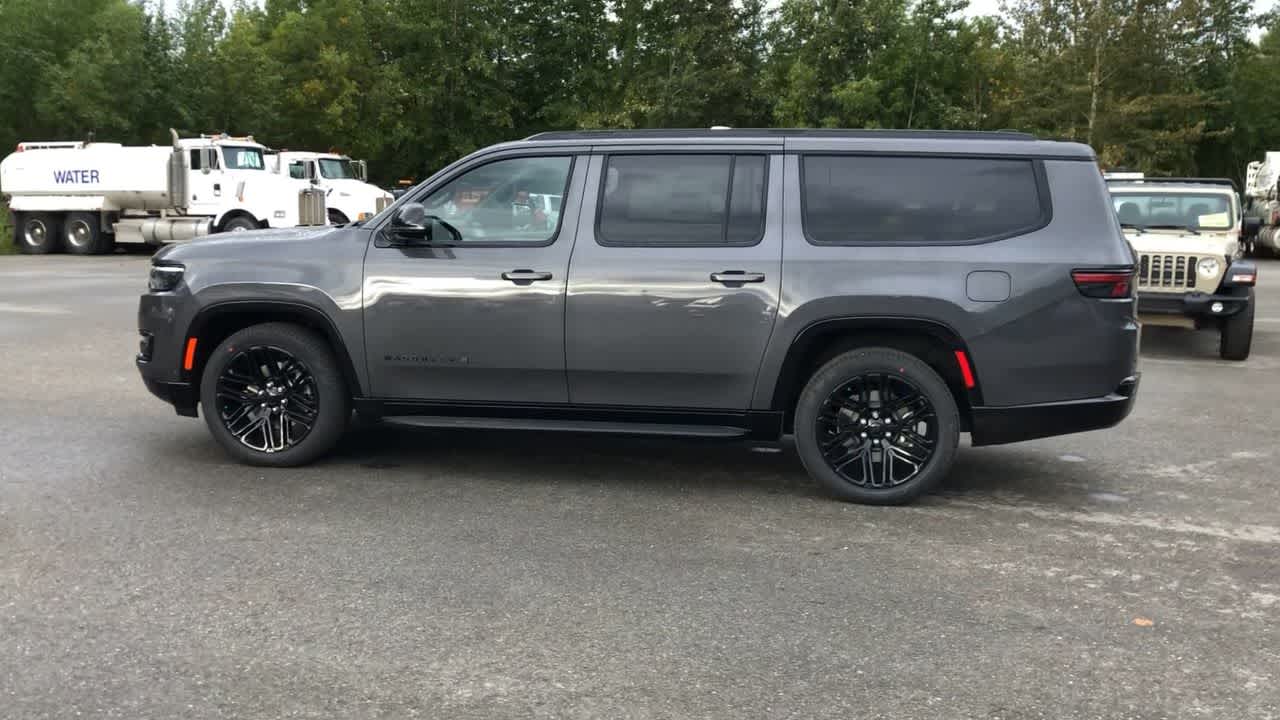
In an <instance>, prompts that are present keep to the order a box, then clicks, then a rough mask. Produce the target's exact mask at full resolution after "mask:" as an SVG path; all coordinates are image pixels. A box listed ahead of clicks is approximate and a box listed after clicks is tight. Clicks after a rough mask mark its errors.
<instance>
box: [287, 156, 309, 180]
mask: <svg viewBox="0 0 1280 720" xmlns="http://www.w3.org/2000/svg"><path fill="white" fill-rule="evenodd" d="M289 177H291V178H293V179H294V180H306V179H307V169H306V168H304V167H303V166H302V163H300V162H297V161H294V162H291V163H289Z"/></svg>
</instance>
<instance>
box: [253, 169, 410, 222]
mask: <svg viewBox="0 0 1280 720" xmlns="http://www.w3.org/2000/svg"><path fill="white" fill-rule="evenodd" d="M276 161H277V162H278V163H279V167H280V173H281V174H282V175H287V177H289V178H290V179H292V180H293V181H295V182H296V183H298V185H299V187H308V186H310V187H317V188H319V189H321V190H323V191H324V194H325V198H324V201H325V207H326V208H327V209H328V219H329V222H330V223H332V224H334V225H345V224H347V223H349V222H353V221H356V220H365V219H368V218H371V217H373V216H374V215H375V214H377V213H378V212H380V211H381V210H382V209H383V208H385V207H386V206H387V205H390V204H391V202H392V201H393V200H394V199H395V198H393V197H392V196H391V194H390V193H388V192H386V191H385V190H382V189H381V188H379V187H376V186H374V185H371V184H369V183H368V182H367V179H368V165H367V164H366V163H365V161H363V160H352V159H351V158H350V157H347V156H346V155H338V154H336V153H315V152H299V151H282V152H280V153H279V154H278V156H277V157H276Z"/></svg>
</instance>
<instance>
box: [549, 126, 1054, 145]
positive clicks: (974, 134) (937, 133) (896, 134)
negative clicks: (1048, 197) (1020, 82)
mask: <svg viewBox="0 0 1280 720" xmlns="http://www.w3.org/2000/svg"><path fill="white" fill-rule="evenodd" d="M726 136H727V137H847V138H918V139H923V138H936V139H954V140H1037V139H1039V138H1037V137H1036V136H1035V135H1032V134H1031V133H1024V132H1014V131H1009V130H991V131H987V130H842V129H835V128H725V127H716V128H687V129H678V128H676V129H655V130H552V131H548V132H540V133H536V134H534V135H530V136H529V137H527V138H525V140H526V141H530V142H539V141H545V140H605V139H621V140H626V139H647V138H686V137H687V138H700V137H726Z"/></svg>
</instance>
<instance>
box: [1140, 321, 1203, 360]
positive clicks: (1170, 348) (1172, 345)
mask: <svg viewBox="0 0 1280 720" xmlns="http://www.w3.org/2000/svg"><path fill="white" fill-rule="evenodd" d="M1142 357H1150V358H1156V359H1161V360H1220V359H1221V358H1220V357H1219V355H1218V332H1217V330H1214V329H1211V328H1206V329H1204V330H1189V329H1187V328H1174V327H1157V326H1154V325H1144V326H1143V327H1142Z"/></svg>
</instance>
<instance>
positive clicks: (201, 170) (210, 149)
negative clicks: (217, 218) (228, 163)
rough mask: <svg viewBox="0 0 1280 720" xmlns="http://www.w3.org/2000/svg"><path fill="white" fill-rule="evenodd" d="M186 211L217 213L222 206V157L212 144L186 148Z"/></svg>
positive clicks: (224, 190) (198, 213) (195, 213)
mask: <svg viewBox="0 0 1280 720" xmlns="http://www.w3.org/2000/svg"><path fill="white" fill-rule="evenodd" d="M187 167H188V169H189V170H188V172H187V204H186V208H187V212H189V213H191V214H192V215H218V214H220V213H221V211H222V208H223V206H224V204H225V203H224V202H223V198H222V196H223V194H224V193H225V192H226V188H224V187H223V183H224V180H223V172H222V158H221V157H220V155H219V153H218V152H217V148H216V147H215V146H213V145H209V146H206V147H194V148H188V149H187Z"/></svg>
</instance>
